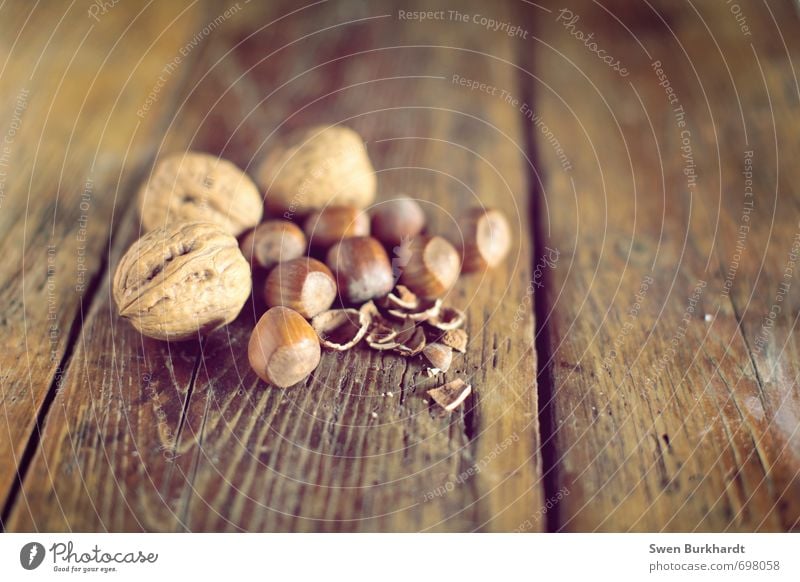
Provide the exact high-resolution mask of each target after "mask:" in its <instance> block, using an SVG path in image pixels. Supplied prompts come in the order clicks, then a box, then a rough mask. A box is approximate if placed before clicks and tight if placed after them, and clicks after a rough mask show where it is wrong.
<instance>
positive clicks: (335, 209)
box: [304, 206, 369, 250]
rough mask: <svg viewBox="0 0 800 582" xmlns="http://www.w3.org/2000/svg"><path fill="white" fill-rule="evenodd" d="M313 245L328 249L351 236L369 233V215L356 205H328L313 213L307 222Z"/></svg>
mask: <svg viewBox="0 0 800 582" xmlns="http://www.w3.org/2000/svg"><path fill="white" fill-rule="evenodd" d="M304 228H305V231H306V236H308V240H309V241H310V243H311V246H312V247H314V248H316V249H323V250H327V249H329V248H330V247H331V246H333V245H335V244H336V243H337V242H339V241H340V240H343V239H345V238H348V237H351V236H368V235H369V216H367V213H366V212H364V211H363V210H360V209H358V208H356V207H354V206H326V207H325V208H323V209H322V210H318V211H316V212H314V213H312V214H311V215H310V216H309V217H308V218H307V219H306V222H305V226H304Z"/></svg>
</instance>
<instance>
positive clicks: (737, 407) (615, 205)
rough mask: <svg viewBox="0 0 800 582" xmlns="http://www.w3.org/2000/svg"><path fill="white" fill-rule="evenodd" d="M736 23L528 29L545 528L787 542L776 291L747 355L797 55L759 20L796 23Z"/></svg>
mask: <svg viewBox="0 0 800 582" xmlns="http://www.w3.org/2000/svg"><path fill="white" fill-rule="evenodd" d="M742 6H744V11H745V12H746V14H747V17H748V23H749V24H750V35H749V36H748V35H744V33H743V31H742V30H741V29H740V28H739V24H738V23H737V22H736V20H735V19H734V18H733V16H732V15H731V13H730V12H729V9H728V7H727V6H726V5H725V4H724V3H719V5H718V6H717V5H716V4H714V6H712V5H711V3H694V4H693V3H670V2H657V3H652V2H651V3H643V4H641V5H636V6H635V7H632V6H631V5H630V3H623V2H616V1H615V2H608V1H606V2H596V3H595V2H589V1H586V2H583V1H570V2H566V3H563V6H562V5H559V6H558V7H555V6H553V7H552V8H553V12H552V13H551V14H550V16H549V17H548V18H544V19H541V20H540V21H539V26H537V29H536V30H537V36H538V37H539V43H538V45H537V48H539V49H540V50H537V51H534V53H533V59H532V60H530V61H529V63H530V66H531V70H532V72H533V74H534V75H535V77H533V76H532V77H531V80H530V85H531V92H532V93H533V94H534V95H535V96H536V104H537V108H538V111H537V113H538V114H539V116H540V117H538V118H536V120H534V124H533V125H532V132H533V139H534V141H535V144H536V148H537V151H538V156H539V159H540V167H541V168H542V169H543V170H542V173H543V176H544V180H543V186H542V188H543V189H542V193H543V196H544V203H543V205H542V207H543V209H546V215H542V216H540V217H539V220H540V223H539V228H540V232H541V231H542V230H543V229H546V228H547V227H549V229H550V230H548V231H546V232H545V237H546V238H545V241H544V242H545V243H546V244H548V245H549V246H551V247H554V248H556V249H558V250H560V252H561V260H560V261H559V264H558V266H557V268H555V269H554V270H552V271H551V275H552V276H551V277H550V278H549V279H548V281H547V286H546V293H545V297H544V298H543V301H544V303H545V304H546V305H547V309H548V316H547V319H546V321H544V325H545V328H546V330H547V336H546V338H545V345H546V346H547V349H546V352H547V357H546V360H547V361H543V362H541V365H542V366H544V367H546V370H547V374H546V375H547V377H548V378H549V382H548V385H547V386H545V387H544V389H545V390H546V391H549V393H550V398H549V402H546V403H542V404H543V405H545V406H546V413H547V415H548V416H547V419H548V420H547V422H545V423H544V424H545V425H546V426H549V427H550V428H551V429H552V434H551V435H549V436H547V435H545V436H544V437H543V438H544V443H545V447H546V450H547V451H549V452H550V454H551V455H552V460H553V465H554V466H553V471H554V473H555V479H554V481H555V487H563V488H565V489H566V490H568V491H569V494H568V495H567V496H565V497H564V499H563V501H561V502H560V503H559V504H558V507H557V512H558V513H557V519H556V520H555V523H554V529H559V530H569V531H596V530H603V531H627V530H646V531H663V530H669V531H686V530H689V531H691V530H702V531H758V530H791V529H795V528H796V527H797V524H798V521H797V520H798V517H800V505H799V504H798V495H797V493H798V486H800V483H798V473H797V471H798V467H800V465H799V464H798V454H800V447H799V446H798V444H799V441H798V435H797V427H798V423H797V412H798V410H800V408H798V392H797V370H796V352H794V353H793V352H792V348H793V347H794V345H795V331H794V330H795V328H796V316H797V295H796V293H794V290H793V291H792V293H791V294H790V295H787V296H786V299H785V302H784V304H783V310H782V312H781V314H780V316H779V318H778V320H777V321H776V322H775V331H774V333H771V334H770V335H769V338H768V340H767V345H766V347H765V348H764V349H763V350H762V351H761V352H759V353H755V351H754V346H755V341H756V337H757V335H758V332H759V328H760V327H761V322H762V320H763V318H764V317H765V316H767V314H768V313H769V306H770V305H771V304H772V303H773V300H772V297H774V295H775V293H776V285H777V284H778V283H779V282H780V278H781V277H782V274H783V265H784V263H785V261H786V258H787V253H788V252H789V250H790V246H791V241H792V239H793V237H794V236H795V233H796V232H797V221H796V218H795V217H796V213H793V212H792V211H793V210H795V209H796V207H797V197H796V195H795V194H794V192H793V188H792V187H791V186H789V184H793V183H794V182H796V177H794V174H795V170H794V169H793V165H792V164H791V162H790V161H789V160H790V159H791V157H792V153H793V150H794V149H795V148H796V144H794V141H792V140H793V134H794V133H796V132H795V131H794V130H793V129H792V127H791V125H790V124H787V123H785V120H786V119H788V118H789V116H790V111H793V110H794V111H796V107H797V98H798V94H797V91H796V85H795V82H794V81H793V78H794V73H793V71H792V70H791V69H790V65H789V57H790V56H791V57H793V58H796V56H797V47H796V46H792V47H791V48H790V49H788V50H789V51H790V52H788V53H787V47H786V46H785V45H784V44H783V41H784V40H785V39H784V38H781V35H780V34H779V29H778V28H777V27H776V22H775V21H774V20H773V19H772V17H771V16H770V12H776V13H777V15H776V16H775V18H776V19H777V22H781V23H785V24H782V26H781V27H783V26H786V27H790V26H796V14H794V13H793V12H792V10H791V9H790V6H789V5H788V3H787V4H786V5H784V6H773V5H770V6H771V8H770V9H767V8H765V6H766V5H762V4H761V3H744V4H742ZM562 7H563V8H565V9H566V10H567V11H568V12H570V13H571V14H567V13H566V12H565V13H561V12H559V9H560V8H562ZM575 16H577V17H578V19H577V20H573V18H574V17H575ZM790 23H791V24H790ZM576 31H577V32H576ZM580 32H582V33H583V34H584V35H588V34H589V33H593V40H594V42H596V46H595V48H597V47H599V48H600V49H602V50H605V51H606V53H604V54H605V55H613V56H614V57H615V58H619V59H621V61H622V65H623V66H624V67H625V68H626V70H627V72H628V74H627V75H621V74H620V71H616V70H614V69H613V68H612V67H610V66H606V64H605V63H604V62H603V61H601V60H600V58H599V57H598V55H597V54H595V53H594V52H592V47H590V46H588V43H589V42H590V41H585V42H584V41H582V40H581V38H580V37H579V36H578V33H580ZM784 35H786V33H785V32H784ZM786 36H788V35H786ZM583 38H584V40H585V37H583ZM793 45H796V42H793ZM656 61H660V63H661V66H658V65H657V64H655V65H654V62H656ZM659 69H663V72H664V74H665V77H664V76H662V77H659V74H660V71H659ZM763 70H766V71H767V72H766V73H764V74H763V76H762V71H763ZM767 75H770V77H767ZM778 79H781V81H779V80H778ZM667 86H669V87H671V88H672V90H673V91H674V94H673V95H672V96H670V94H668V93H667ZM670 98H672V99H673V101H672V102H670ZM681 107H682V112H681V111H680V110H679V108H681ZM773 115H774V116H775V117H774V118H773ZM543 125H544V126H545V127H546V128H547V130H548V131H545V129H542V126H543ZM550 132H552V133H550ZM745 132H746V134H747V135H746V137H745ZM777 135H780V138H779V139H778V143H777V145H776V143H775V142H774V140H775V136H777ZM554 139H555V140H558V146H559V147H561V148H563V150H564V153H565V156H566V157H567V158H568V161H569V166H568V167H566V169H565V166H564V164H563V157H562V158H559V157H558V155H557V153H556V151H555V145H554V143H555V142H554V141H553V140H554ZM784 147H785V148H786V149H784ZM776 148H777V149H776ZM751 150H752V151H754V152H755V154H754V156H755V160H756V162H755V164H756V165H755V166H754V172H753V192H754V193H755V195H754V197H747V196H746V195H745V187H746V184H745V177H744V176H743V174H742V171H743V169H744V165H745V152H746V151H751ZM776 152H778V153H777V154H776ZM778 163H780V168H781V170H782V171H781V179H780V181H778V180H777V178H776V174H777V167H778ZM787 174H788V176H787ZM753 198H754V199H755V207H756V209H755V210H754V211H753V212H752V213H748V211H745V210H743V209H744V208H746V202H747V201H749V200H752V199H753ZM773 213H774V215H773ZM743 216H748V217H749V218H743ZM743 224H744V225H746V226H749V227H750V228H749V234H748V237H747V243H746V251H745V252H744V254H743V255H742V257H741V258H739V257H738V254H737V247H736V245H737V233H738V232H739V227H740V225H743ZM734 264H735V267H736V268H735V269H734V271H735V273H734V276H733V277H732V279H731V280H730V281H729V273H730V268H731V267H732V266H733V265H734ZM728 288H730V292H729V293H728V292H727V289H728ZM538 300H539V297H537V301H538ZM765 378H768V379H769V381H768V383H767V382H765ZM545 458H548V457H547V456H546V457H545Z"/></svg>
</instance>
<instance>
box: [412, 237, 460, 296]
mask: <svg viewBox="0 0 800 582" xmlns="http://www.w3.org/2000/svg"><path fill="white" fill-rule="evenodd" d="M406 252H407V253H408V254H407V256H405V257H404V259H405V260H404V262H405V263H406V264H405V265H401V268H402V274H401V276H400V280H401V281H402V283H403V284H404V285H405V286H406V287H408V288H409V289H411V291H413V292H414V293H416V294H417V295H419V296H420V297H422V298H423V299H434V298H436V297H441V296H442V295H444V294H445V293H447V291H449V290H450V288H451V287H452V286H453V285H454V284H455V282H456V281H457V280H458V274H459V271H460V270H461V259H460V257H459V256H458V251H456V249H455V247H454V246H453V245H451V244H450V243H449V242H447V241H446V240H445V239H443V238H442V237H440V236H418V237H416V238H414V239H412V240H411V241H410V242H409V243H408V248H407V249H406Z"/></svg>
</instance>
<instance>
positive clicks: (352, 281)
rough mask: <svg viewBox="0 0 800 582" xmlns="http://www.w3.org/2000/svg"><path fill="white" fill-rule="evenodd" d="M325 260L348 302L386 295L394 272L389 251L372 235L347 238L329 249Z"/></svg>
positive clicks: (360, 301)
mask: <svg viewBox="0 0 800 582" xmlns="http://www.w3.org/2000/svg"><path fill="white" fill-rule="evenodd" d="M326 263H327V264H328V266H329V267H330V268H331V270H332V271H333V273H334V274H335V276H336V282H337V284H338V285H339V294H340V296H341V297H342V299H343V300H344V301H345V302H347V303H363V302H364V301H369V300H370V299H373V298H375V297H381V296H383V295H386V294H387V293H388V292H389V291H391V290H392V288H393V287H394V275H393V274H392V266H391V264H390V263H389V256H388V255H387V254H386V250H385V249H384V248H383V246H381V243H379V242H378V241H377V240H375V239H374V238H372V237H369V236H357V237H352V238H346V239H344V240H342V241H340V242H338V243H336V244H335V245H334V246H332V247H331V249H330V250H329V251H328V258H327V260H326Z"/></svg>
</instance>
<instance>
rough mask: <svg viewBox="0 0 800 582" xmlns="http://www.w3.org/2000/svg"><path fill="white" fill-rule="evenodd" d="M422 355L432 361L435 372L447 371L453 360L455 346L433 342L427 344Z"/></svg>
mask: <svg viewBox="0 0 800 582" xmlns="http://www.w3.org/2000/svg"><path fill="white" fill-rule="evenodd" d="M422 355H423V356H425V358H426V359H427V360H428V361H429V362H430V363H431V366H432V368H430V369H433V370H435V373H434V375H435V374H439V373H442V372H447V371H448V370H449V369H450V365H451V364H452V362H453V348H451V347H450V346H446V345H444V344H440V343H438V342H433V343H430V344H428V345H426V346H425V349H423V350H422Z"/></svg>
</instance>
